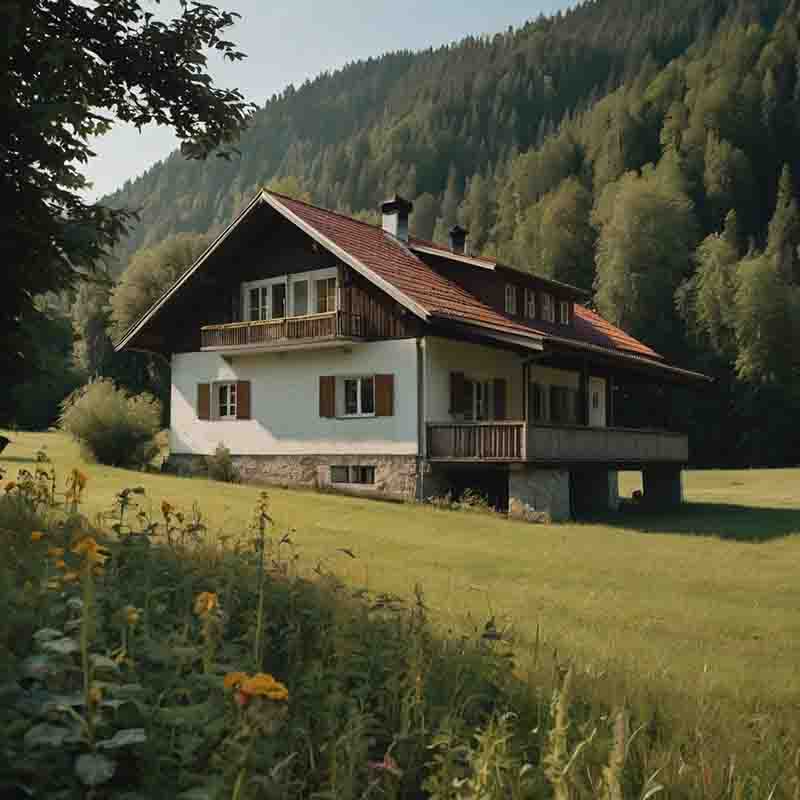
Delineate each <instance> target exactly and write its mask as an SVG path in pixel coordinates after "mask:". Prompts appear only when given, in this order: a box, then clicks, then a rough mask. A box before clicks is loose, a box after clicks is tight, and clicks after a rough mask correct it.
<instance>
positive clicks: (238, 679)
mask: <svg viewBox="0 0 800 800" xmlns="http://www.w3.org/2000/svg"><path fill="white" fill-rule="evenodd" d="M249 677H250V676H249V675H248V674H247V673H246V672H229V673H228V674H227V675H226V676H225V678H224V680H223V681H222V685H223V686H224V687H225V688H226V689H235V688H236V687H237V686H239V685H241V684H242V683H243V682H244V681H246V680H247V679H248V678H249Z"/></svg>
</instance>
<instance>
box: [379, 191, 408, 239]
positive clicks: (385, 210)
mask: <svg viewBox="0 0 800 800" xmlns="http://www.w3.org/2000/svg"><path fill="white" fill-rule="evenodd" d="M413 208H414V204H413V203H410V202H409V201H408V200H406V199H405V198H403V197H400V195H399V194H395V196H394V197H390V198H389V199H388V200H385V201H384V202H383V203H381V214H382V215H383V229H384V230H385V231H386V233H390V234H391V235H392V236H394V237H395V238H397V239H400V241H401V242H407V241H408V217H409V215H410V214H411V211H412V210H413Z"/></svg>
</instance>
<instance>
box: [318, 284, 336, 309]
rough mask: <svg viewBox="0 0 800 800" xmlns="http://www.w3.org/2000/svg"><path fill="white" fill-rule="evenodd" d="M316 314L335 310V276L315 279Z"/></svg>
mask: <svg viewBox="0 0 800 800" xmlns="http://www.w3.org/2000/svg"><path fill="white" fill-rule="evenodd" d="M316 290H317V312H316V313H317V314H325V313H327V312H329V311H336V278H323V279H322V280H318V281H316Z"/></svg>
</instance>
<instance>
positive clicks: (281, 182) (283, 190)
mask: <svg viewBox="0 0 800 800" xmlns="http://www.w3.org/2000/svg"><path fill="white" fill-rule="evenodd" d="M267 189H269V190H271V191H273V192H277V193H278V194H285V195H286V196H287V197H293V198H294V199H295V200H301V201H302V202H304V203H310V202H311V193H310V192H309V191H308V190H307V189H304V188H303V184H302V183H301V182H300V179H299V178H297V177H296V176H295V175H285V176H284V177H282V178H273V179H272V180H271V181H270V182H269V183H268V184H267Z"/></svg>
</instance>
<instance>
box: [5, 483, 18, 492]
mask: <svg viewBox="0 0 800 800" xmlns="http://www.w3.org/2000/svg"><path fill="white" fill-rule="evenodd" d="M16 487H17V484H16V482H15V481H9V482H8V483H7V484H6V491H7V492H10V491H11V490H12V489H16Z"/></svg>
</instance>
